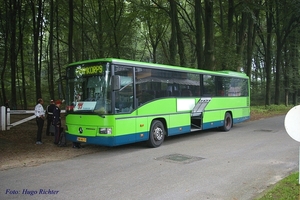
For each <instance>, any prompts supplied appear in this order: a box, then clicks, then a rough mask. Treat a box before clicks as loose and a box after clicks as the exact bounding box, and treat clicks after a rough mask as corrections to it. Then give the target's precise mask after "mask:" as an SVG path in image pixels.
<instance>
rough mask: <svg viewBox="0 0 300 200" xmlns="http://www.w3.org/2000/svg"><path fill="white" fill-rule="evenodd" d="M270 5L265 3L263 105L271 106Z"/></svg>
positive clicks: (271, 3) (270, 3)
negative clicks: (265, 44) (264, 80)
mask: <svg viewBox="0 0 300 200" xmlns="http://www.w3.org/2000/svg"><path fill="white" fill-rule="evenodd" d="M272 5H273V2H272V1H270V2H267V3H266V6H267V12H266V20H267V46H266V48H265V54H266V61H265V63H266V99H265V104H266V105H271V65H272V63H271V57H272V55H271V52H272V51H271V48H272V47H271V36H272V13H271V10H272Z"/></svg>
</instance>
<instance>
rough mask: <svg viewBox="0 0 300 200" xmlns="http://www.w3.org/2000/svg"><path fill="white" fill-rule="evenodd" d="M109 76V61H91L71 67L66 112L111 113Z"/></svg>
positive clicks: (68, 71) (68, 73) (68, 78)
mask: <svg viewBox="0 0 300 200" xmlns="http://www.w3.org/2000/svg"><path fill="white" fill-rule="evenodd" d="M109 77H110V65H109V63H89V64H84V65H83V64H82V65H74V66H72V67H69V68H68V70H67V98H66V104H67V107H66V112H67V113H68V112H75V113H76V112H78V113H85V112H88V113H97V114H107V113H111V95H110V92H109V91H110V78H109Z"/></svg>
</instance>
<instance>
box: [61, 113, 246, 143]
mask: <svg viewBox="0 0 300 200" xmlns="http://www.w3.org/2000/svg"><path fill="white" fill-rule="evenodd" d="M248 119H250V116H247V117H241V118H235V119H233V123H234V124H236V123H240V122H243V121H246V120H248ZM222 126H223V120H221V121H215V122H208V123H204V124H203V128H202V130H205V129H211V128H217V127H222ZM189 132H191V126H190V125H188V126H182V127H175V128H169V129H168V135H169V136H173V135H180V134H185V133H189ZM141 135H143V136H141ZM77 137H80V136H77V135H70V134H68V133H67V134H66V138H67V140H69V141H72V142H77ZM84 138H86V143H88V144H97V145H104V146H118V145H124V144H130V143H134V142H142V141H146V140H148V138H149V133H148V132H143V133H134V134H129V135H121V136H115V137H111V136H110V137H105V136H97V137H84Z"/></svg>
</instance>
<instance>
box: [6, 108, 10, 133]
mask: <svg viewBox="0 0 300 200" xmlns="http://www.w3.org/2000/svg"><path fill="white" fill-rule="evenodd" d="M6 130H8V131H9V130H10V108H7V113H6Z"/></svg>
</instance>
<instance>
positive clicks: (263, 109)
mask: <svg viewBox="0 0 300 200" xmlns="http://www.w3.org/2000/svg"><path fill="white" fill-rule="evenodd" d="M292 107H293V106H285V105H274V104H273V105H270V106H251V111H252V112H256V113H268V112H272V113H279V114H280V113H285V112H286V111H288V110H290V109H291V108H292Z"/></svg>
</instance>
